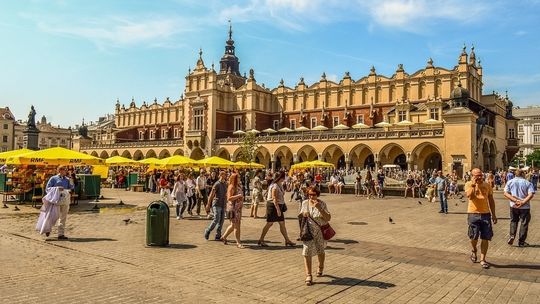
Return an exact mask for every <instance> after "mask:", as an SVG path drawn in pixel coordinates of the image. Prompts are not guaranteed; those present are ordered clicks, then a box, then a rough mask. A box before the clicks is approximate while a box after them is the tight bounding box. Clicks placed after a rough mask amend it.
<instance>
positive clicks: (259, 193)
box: [249, 169, 264, 218]
mask: <svg viewBox="0 0 540 304" xmlns="http://www.w3.org/2000/svg"><path fill="white" fill-rule="evenodd" d="M261 177H262V170H261V169H259V170H257V172H256V173H255V177H254V178H253V192H252V193H251V210H250V211H251V212H250V215H249V216H250V217H254V218H258V217H259V216H258V214H257V211H258V210H259V204H260V203H262V202H264V197H263V188H262V181H261Z"/></svg>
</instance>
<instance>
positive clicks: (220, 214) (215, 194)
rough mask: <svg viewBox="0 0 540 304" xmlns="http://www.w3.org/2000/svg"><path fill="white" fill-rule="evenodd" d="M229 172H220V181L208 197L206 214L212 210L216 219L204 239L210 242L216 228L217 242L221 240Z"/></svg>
mask: <svg viewBox="0 0 540 304" xmlns="http://www.w3.org/2000/svg"><path fill="white" fill-rule="evenodd" d="M226 178H227V172H226V171H224V170H222V171H219V180H218V181H217V182H216V183H215V184H214V186H212V191H210V195H209V196H208V202H207V203H206V212H210V208H212V210H213V213H214V218H213V219H212V222H211V223H210V225H208V227H207V228H206V230H205V231H204V238H205V239H207V240H208V238H209V237H210V233H211V232H212V230H214V228H216V237H215V240H216V241H219V240H220V239H221V228H222V227H223V221H224V220H225V204H226V202H227V180H226Z"/></svg>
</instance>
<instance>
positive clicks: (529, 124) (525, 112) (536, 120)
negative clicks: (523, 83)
mask: <svg viewBox="0 0 540 304" xmlns="http://www.w3.org/2000/svg"><path fill="white" fill-rule="evenodd" d="M514 116H515V117H516V118H519V119H520V120H519V122H518V126H517V137H518V139H519V150H520V151H519V153H520V155H522V156H527V155H529V154H531V153H532V152H534V150H536V149H540V107H539V106H534V107H526V108H514ZM513 136H516V132H515V131H514V133H513Z"/></svg>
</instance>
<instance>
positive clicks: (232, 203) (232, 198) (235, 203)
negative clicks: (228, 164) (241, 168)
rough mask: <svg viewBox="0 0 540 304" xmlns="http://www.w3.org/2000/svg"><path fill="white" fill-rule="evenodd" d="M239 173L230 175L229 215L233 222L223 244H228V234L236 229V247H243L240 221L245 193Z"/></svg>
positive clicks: (222, 238) (228, 188)
mask: <svg viewBox="0 0 540 304" xmlns="http://www.w3.org/2000/svg"><path fill="white" fill-rule="evenodd" d="M238 179H239V178H238V173H233V174H231V177H229V186H228V187H227V217H228V218H229V220H230V221H231V224H230V225H229V227H227V229H226V230H225V234H223V236H222V237H221V239H220V240H221V241H222V242H223V244H225V245H227V236H229V234H231V233H232V232H233V230H234V236H235V238H236V247H238V248H240V249H243V248H245V247H244V245H242V243H241V242H240V222H241V221H242V207H243V206H244V204H243V202H244V194H243V191H242V187H241V186H240V184H239V183H238Z"/></svg>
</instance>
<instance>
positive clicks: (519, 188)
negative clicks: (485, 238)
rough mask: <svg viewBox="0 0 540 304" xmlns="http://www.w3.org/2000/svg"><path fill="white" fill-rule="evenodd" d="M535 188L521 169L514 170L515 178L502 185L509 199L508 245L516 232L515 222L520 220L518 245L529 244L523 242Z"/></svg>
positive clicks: (512, 240)
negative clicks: (524, 176)
mask: <svg viewBox="0 0 540 304" xmlns="http://www.w3.org/2000/svg"><path fill="white" fill-rule="evenodd" d="M534 193H535V190H534V188H533V185H532V184H531V183H530V182H529V181H528V180H526V179H525V178H523V171H521V170H519V169H518V170H516V173H515V178H513V179H512V180H510V181H508V182H507V183H506V186H505V187H504V196H505V197H506V198H507V199H509V200H510V238H509V239H508V245H512V244H513V243H514V239H515V237H516V232H517V224H518V222H519V221H520V220H521V227H520V228H519V243H518V246H519V247H524V246H527V245H529V244H527V242H525V240H526V239H527V231H528V230H529V222H530V221H531V200H532V198H533V197H534Z"/></svg>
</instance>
